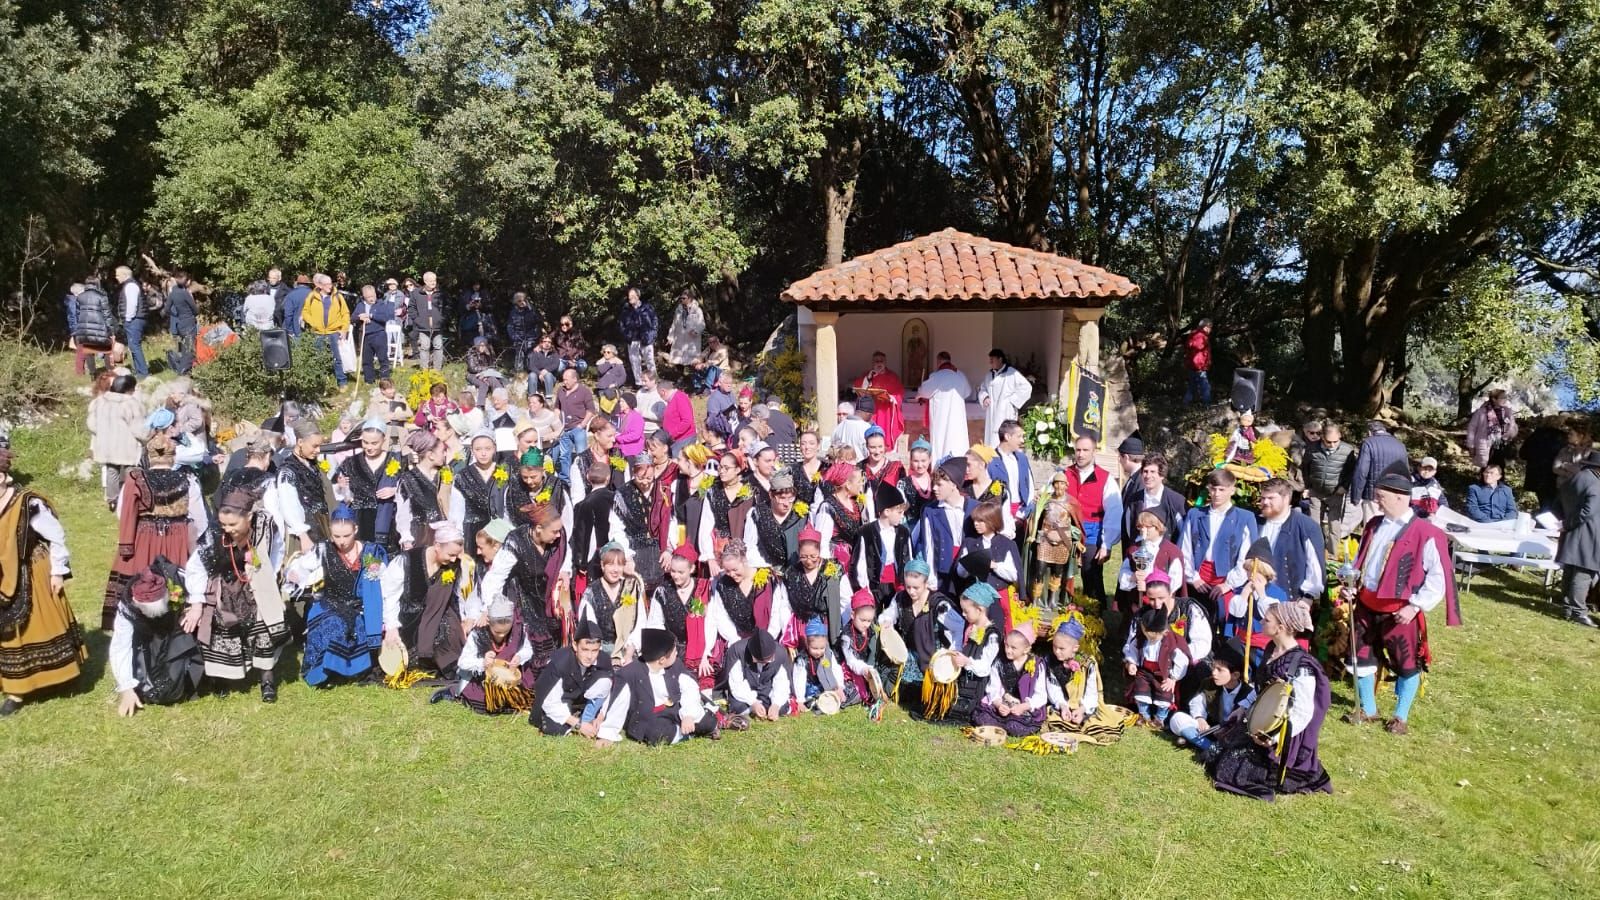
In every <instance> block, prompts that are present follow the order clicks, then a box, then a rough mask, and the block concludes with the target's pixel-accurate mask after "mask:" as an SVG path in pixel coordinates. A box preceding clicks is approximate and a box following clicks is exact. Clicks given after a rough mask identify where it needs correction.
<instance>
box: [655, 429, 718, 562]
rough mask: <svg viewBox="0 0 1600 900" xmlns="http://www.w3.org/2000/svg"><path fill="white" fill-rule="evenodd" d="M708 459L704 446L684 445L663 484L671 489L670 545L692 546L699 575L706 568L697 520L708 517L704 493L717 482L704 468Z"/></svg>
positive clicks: (713, 475) (709, 454)
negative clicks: (672, 527)
mask: <svg viewBox="0 0 1600 900" xmlns="http://www.w3.org/2000/svg"><path fill="white" fill-rule="evenodd" d="M710 462H711V451H710V450H708V449H706V445H704V444H702V443H700V442H699V441H695V442H693V443H690V444H688V445H686V446H684V447H683V449H681V450H679V451H678V458H677V460H676V461H675V463H674V465H675V466H676V467H677V468H676V471H674V473H673V476H672V481H671V483H670V484H668V485H664V486H663V487H664V488H666V489H668V490H670V492H671V496H672V521H673V523H674V525H675V526H676V527H677V530H678V533H677V534H676V535H674V536H673V546H674V547H676V546H678V545H680V544H688V545H689V546H691V547H693V548H694V551H695V557H696V558H697V559H700V561H701V568H700V570H699V571H698V572H697V574H699V575H705V574H706V572H707V570H708V567H707V566H705V565H704V563H705V560H704V558H703V557H701V549H700V528H701V523H702V522H703V521H704V520H706V519H709V518H710V517H711V513H710V512H708V511H707V510H706V492H707V491H708V490H710V489H711V487H712V486H713V485H715V484H716V483H717V476H716V475H715V474H714V473H712V472H710V471H709V470H708V469H707V468H706V466H707V465H708V464H709V463H710Z"/></svg>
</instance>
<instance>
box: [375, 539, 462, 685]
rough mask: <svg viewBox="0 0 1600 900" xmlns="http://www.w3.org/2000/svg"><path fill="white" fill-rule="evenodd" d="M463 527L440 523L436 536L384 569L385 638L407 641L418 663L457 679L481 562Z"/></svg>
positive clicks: (390, 642) (390, 643) (413, 661)
mask: <svg viewBox="0 0 1600 900" xmlns="http://www.w3.org/2000/svg"><path fill="white" fill-rule="evenodd" d="M465 550H466V543H465V541H463V539H462V535H461V528H460V526H458V525H456V524H454V523H452V522H437V523H435V524H434V526H433V541H432V543H429V544H425V545H418V546H415V547H412V548H411V549H409V550H406V551H405V552H403V553H399V554H396V555H395V556H394V557H393V558H391V559H390V560H389V563H388V565H387V566H385V567H384V570H383V580H382V585H383V643H384V645H385V646H393V645H403V646H404V647H405V649H406V652H407V654H408V656H409V657H410V660H411V665H412V666H413V667H414V668H418V669H423V670H429V669H431V670H433V671H435V672H437V673H438V674H439V675H440V677H442V678H445V679H447V680H448V679H453V678H454V677H455V674H456V662H457V660H459V659H460V657H461V651H462V648H463V646H465V639H466V628H465V627H463V623H464V622H466V623H467V624H468V625H469V626H470V623H471V622H473V621H476V619H477V615H476V612H475V611H474V610H472V609H464V607H467V605H468V602H469V601H470V600H471V599H473V598H474V596H475V593H476V587H477V581H478V579H477V574H478V569H477V566H476V565H475V564H474V563H473V561H472V557H470V556H468V555H466V552H465Z"/></svg>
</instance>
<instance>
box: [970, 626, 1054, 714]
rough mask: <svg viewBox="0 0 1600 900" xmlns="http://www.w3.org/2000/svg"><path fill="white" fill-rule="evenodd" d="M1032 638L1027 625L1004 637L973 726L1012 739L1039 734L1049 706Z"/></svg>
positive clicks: (1042, 666) (1031, 629)
mask: <svg viewBox="0 0 1600 900" xmlns="http://www.w3.org/2000/svg"><path fill="white" fill-rule="evenodd" d="M1033 638H1034V635H1033V626H1032V625H1026V624H1025V625H1023V626H1022V627H1021V628H1018V629H1015V630H1013V631H1012V632H1011V633H1010V634H1008V635H1006V640H1005V643H1004V645H1003V646H1002V650H1003V652H1002V653H1001V655H1000V658H999V659H997V660H995V664H994V666H993V668H991V669H990V670H989V684H988V687H987V688H986V689H985V691H984V694H983V699H982V700H980V701H979V702H978V708H977V709H976V710H974V711H973V713H972V724H974V725H994V726H996V727H998V728H1002V729H1004V730H1005V732H1006V734H1009V735H1011V736H1012V737H1022V736H1024V735H1029V734H1038V733H1039V729H1040V728H1041V727H1043V725H1044V718H1045V708H1046V706H1048V703H1047V701H1046V698H1045V673H1044V665H1043V663H1041V662H1040V661H1039V658H1038V657H1037V656H1034V655H1033V649H1032V648H1033Z"/></svg>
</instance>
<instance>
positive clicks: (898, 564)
mask: <svg viewBox="0 0 1600 900" xmlns="http://www.w3.org/2000/svg"><path fill="white" fill-rule="evenodd" d="M873 494H874V497H873V501H874V502H873V504H872V505H873V506H874V507H875V508H876V509H877V511H878V518H877V521H875V522H873V523H872V524H870V525H868V526H866V527H865V528H862V529H861V531H860V532H859V533H857V535H856V542H855V547H854V550H853V552H852V553H851V557H852V558H853V559H854V560H855V566H854V567H853V568H852V571H851V577H852V581H853V582H854V586H855V587H856V589H857V590H860V589H862V588H865V589H866V590H868V591H871V592H872V598H873V601H874V602H875V603H877V605H878V608H879V609H882V608H883V607H884V606H885V605H886V604H887V603H888V602H889V598H891V597H893V596H894V595H895V592H896V591H898V590H900V587H901V585H902V579H901V573H902V572H904V571H905V568H906V563H908V562H910V561H911V529H909V528H907V527H906V523H905V519H906V498H905V496H904V495H902V494H901V493H900V489H899V488H897V487H895V486H894V485H892V484H883V483H880V484H879V485H878V486H877V487H875V488H873Z"/></svg>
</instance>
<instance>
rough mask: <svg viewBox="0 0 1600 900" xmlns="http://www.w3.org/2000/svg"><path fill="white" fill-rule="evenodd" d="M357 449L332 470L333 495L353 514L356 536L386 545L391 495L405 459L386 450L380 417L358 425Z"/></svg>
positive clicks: (390, 525)
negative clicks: (358, 448)
mask: <svg viewBox="0 0 1600 900" xmlns="http://www.w3.org/2000/svg"><path fill="white" fill-rule="evenodd" d="M359 437H360V440H361V452H360V453H352V454H350V455H349V456H346V457H345V458H344V460H343V461H341V462H340V463H339V467H338V468H337V469H334V471H333V482H334V484H333V488H334V494H335V495H336V496H337V497H339V498H340V499H342V500H343V501H344V502H345V503H346V504H347V505H348V506H349V507H350V508H351V509H352V510H354V511H355V514H356V537H357V538H358V539H360V540H362V541H375V542H377V543H378V544H382V545H383V546H385V547H388V546H390V543H389V542H390V540H391V539H392V536H393V534H394V507H395V495H396V494H398V493H399V487H398V485H399V484H400V472H401V471H402V470H403V469H404V468H405V460H404V459H402V458H401V456H400V454H399V453H396V452H394V451H392V450H390V449H389V426H388V424H387V423H385V422H384V421H383V420H382V419H368V420H367V421H366V422H364V423H362V425H361V432H360V435H359Z"/></svg>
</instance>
